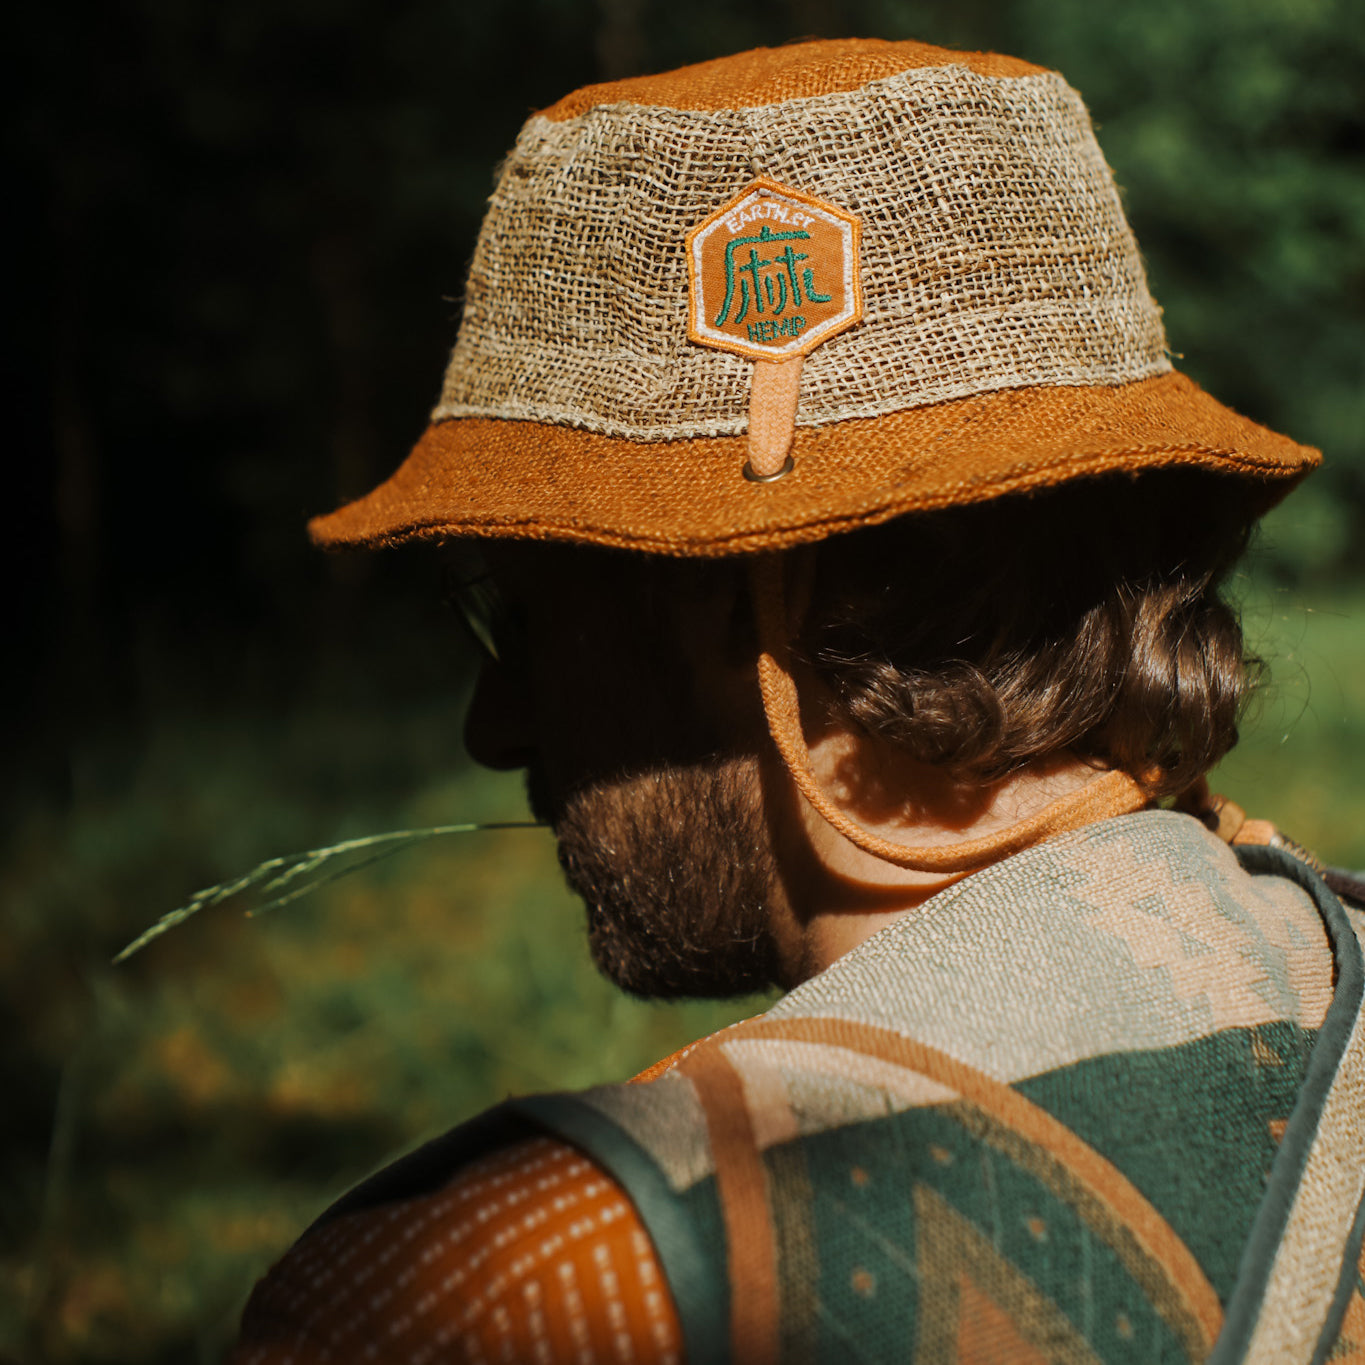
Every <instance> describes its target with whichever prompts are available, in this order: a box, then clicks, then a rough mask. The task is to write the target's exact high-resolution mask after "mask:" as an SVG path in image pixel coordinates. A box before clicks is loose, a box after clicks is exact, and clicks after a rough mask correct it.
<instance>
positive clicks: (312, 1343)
mask: <svg viewBox="0 0 1365 1365" xmlns="http://www.w3.org/2000/svg"><path fill="white" fill-rule="evenodd" d="M443 1150H444V1151H446V1152H448V1153H453V1152H454V1151H455V1150H456V1149H455V1147H454V1146H453V1145H452V1144H450V1143H446V1144H443V1145H442V1144H438V1145H437V1151H436V1153H433V1152H426V1153H424V1154H423V1159H422V1162H421V1171H422V1174H423V1176H424V1179H425V1181H426V1184H427V1186H428V1188H425V1189H418V1188H416V1180H415V1168H414V1167H409V1169H408V1170H406V1171H403V1170H401V1166H402V1163H398V1167H399V1169H398V1171H397V1177H396V1178H395V1177H394V1176H393V1175H391V1176H390V1185H389V1188H390V1189H392V1188H393V1187H394V1185H395V1184H396V1183H397V1180H400V1179H401V1182H402V1183H403V1184H404V1185H405V1186H406V1193H405V1194H404V1195H402V1196H401V1197H398V1198H394V1199H376V1198H374V1197H373V1196H374V1194H375V1192H376V1189H382V1188H383V1186H382V1185H371V1187H370V1190H369V1194H368V1195H367V1196H365V1197H352V1198H351V1199H350V1200H348V1201H347V1204H346V1207H345V1208H344V1209H342V1210H340V1211H338V1212H335V1213H332V1214H330V1215H328V1216H325V1217H324V1218H323V1219H322V1220H320V1221H319V1223H317V1224H316V1225H314V1227H313V1228H311V1229H310V1230H309V1231H308V1232H307V1233H306V1234H305V1235H304V1236H303V1237H302V1238H301V1239H300V1240H299V1241H298V1242H297V1243H296V1244H295V1245H294V1247H293V1248H291V1250H290V1251H289V1252H288V1253H287V1254H286V1255H285V1257H284V1258H283V1259H282V1260H281V1261H280V1262H279V1263H278V1264H277V1265H276V1266H275V1267H274V1268H273V1269H272V1270H271V1272H270V1274H269V1275H267V1276H266V1278H265V1279H264V1280H262V1282H261V1283H260V1284H259V1285H258V1286H257V1288H256V1290H255V1292H254V1293H253V1295H252V1297H251V1300H250V1302H249V1303H248V1305H247V1309H246V1312H245V1314H244V1315H243V1321H242V1336H241V1340H240V1342H239V1345H238V1347H237V1351H236V1353H235V1354H234V1356H233V1358H232V1360H233V1365H282V1363H283V1362H285V1361H288V1360H292V1361H294V1362H296V1365H304V1363H305V1362H312V1361H314V1360H319V1361H320V1360H324V1359H326V1360H329V1361H333V1362H350V1361H360V1360H367V1359H378V1360H390V1359H403V1360H415V1361H427V1360H430V1361H434V1360H437V1359H457V1360H464V1359H479V1358H482V1359H490V1360H491V1359H510V1360H538V1361H546V1362H551V1365H552V1363H553V1362H555V1361H560V1360H569V1359H574V1358H581V1356H582V1355H583V1353H584V1351H587V1353H588V1354H589V1355H592V1354H593V1353H594V1352H596V1353H597V1354H598V1355H599V1356H600V1357H601V1358H603V1359H606V1358H610V1356H611V1348H612V1346H613V1344H616V1345H618V1346H619V1343H620V1342H621V1341H622V1340H625V1341H628V1342H629V1344H630V1347H631V1350H632V1352H633V1356H634V1358H635V1359H638V1360H641V1361H658V1362H665V1361H670V1360H672V1361H676V1360H677V1359H678V1332H677V1324H676V1319H675V1317H674V1315H673V1310H672V1303H671V1300H670V1298H669V1295H668V1287H667V1284H666V1283H665V1281H664V1278H663V1276H662V1275H661V1274H660V1272H659V1269H658V1266H657V1264H656V1262H655V1260H654V1258H653V1254H652V1249H651V1246H650V1243H649V1239H648V1237H647V1236H646V1234H645V1232H644V1230H643V1228H642V1227H641V1225H640V1223H639V1220H638V1219H637V1218H636V1216H635V1213H634V1209H633V1206H632V1205H631V1203H630V1200H629V1199H628V1197H627V1196H626V1194H625V1192H624V1191H623V1190H622V1188H621V1187H620V1185H618V1184H617V1183H616V1181H615V1180H613V1179H612V1177H611V1176H610V1175H608V1174H607V1173H606V1172H605V1171H603V1170H602V1169H601V1168H600V1167H598V1166H597V1165H596V1164H595V1163H594V1162H593V1161H592V1160H591V1159H590V1158H588V1157H586V1156H585V1155H584V1154H583V1153H582V1152H580V1151H578V1150H576V1149H575V1148H573V1147H570V1146H569V1145H567V1144H565V1143H563V1142H560V1141H558V1140H556V1139H553V1138H550V1137H546V1136H541V1137H535V1138H527V1139H523V1140H521V1141H518V1142H514V1143H512V1144H511V1145H509V1146H504V1147H499V1148H496V1149H494V1150H493V1151H491V1152H488V1153H486V1154H485V1155H483V1156H482V1157H480V1158H478V1159H476V1160H474V1161H472V1162H470V1163H468V1164H464V1165H459V1164H457V1165H456V1167H455V1168H454V1169H448V1170H446V1171H445V1172H444V1177H442V1175H441V1173H440V1170H439V1166H438V1164H437V1161H436V1155H437V1154H438V1153H439V1152H441V1151H443ZM383 1174H384V1173H381V1176H382V1175H383ZM363 1188H364V1187H362V1189H363Z"/></svg>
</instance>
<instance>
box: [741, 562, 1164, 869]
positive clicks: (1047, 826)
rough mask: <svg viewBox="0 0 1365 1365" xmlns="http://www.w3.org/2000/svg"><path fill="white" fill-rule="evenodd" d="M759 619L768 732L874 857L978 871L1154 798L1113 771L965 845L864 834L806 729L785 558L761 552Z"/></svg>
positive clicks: (809, 792)
mask: <svg viewBox="0 0 1365 1365" xmlns="http://www.w3.org/2000/svg"><path fill="white" fill-rule="evenodd" d="M753 592H754V615H755V620H756V622H757V626H758V643H759V656H758V685H759V690H760V691H761V692H762V694H763V710H764V713H765V714H766V715H767V718H768V729H769V731H770V732H771V734H772V737H773V743H774V744H776V745H777V751H778V753H779V754H781V755H782V761H783V763H784V764H785V765H786V767H787V771H788V772H789V773H790V774H791V777H792V781H794V782H795V783H796V785H797V788H798V789H799V790H800V792H801V795H802V796H804V797H805V798H806V800H807V801H809V802H810V804H811V805H812V806H813V807H814V808H815V809H816V811H818V812H819V814H820V815H821V817H822V818H823V819H824V820H825V821H826V823H828V824H829V825H830V826H832V827H833V828H834V829H835V830H837V831H838V832H839V833H840V834H842V835H843V836H844V838H845V839H847V840H848V841H849V842H850V843H851V844H856V845H857V847H859V848H861V849H862V850H863V851H864V852H866V853H871V854H872V855H873V856H874V857H877V858H881V859H882V860H884V861H885V862H888V863H894V864H895V865H896V866H897V867H904V868H907V869H909V870H910V871H912V872H944V873H951V872H975V871H977V870H978V869H979V868H982V867H986V866H988V865H989V864H991V863H993V862H997V861H999V860H1000V859H1001V858H1005V857H1008V856H1009V855H1010V854H1011V853H1018V852H1019V851H1020V850H1021V849H1025V848H1028V847H1029V846H1030V845H1032V844H1037V843H1041V842H1042V841H1043V840H1044V839H1049V838H1051V837H1052V836H1054V835H1057V834H1064V833H1066V832H1067V831H1069V830H1073V829H1079V828H1080V827H1081V826H1082V825H1088V824H1091V823H1093V822H1094V821H1096V820H1107V819H1110V818H1112V817H1113V816H1116V815H1127V814H1129V813H1131V812H1132V811H1135V810H1141V809H1142V807H1143V806H1145V805H1146V804H1147V803H1148V801H1149V800H1150V798H1149V797H1148V795H1147V792H1146V791H1145V790H1144V789H1143V787H1142V784H1141V783H1140V782H1138V780H1137V779H1136V778H1134V777H1133V776H1132V775H1131V774H1129V773H1126V772H1122V771H1119V770H1118V769H1111V770H1110V771H1108V772H1106V773H1105V774H1104V775H1103V776H1102V777H1097V778H1096V779H1095V780H1094V781H1093V782H1089V783H1087V784H1086V785H1085V786H1084V787H1081V788H1080V789H1079V790H1077V791H1073V792H1070V793H1068V794H1067V795H1066V796H1063V797H1059V798H1058V799H1057V800H1056V801H1053V802H1052V803H1051V804H1049V805H1047V806H1045V807H1044V808H1043V809H1042V810H1040V811H1039V812H1038V813H1037V814H1036V815H1032V816H1030V817H1029V818H1028V819H1027V820H1021V821H1019V822H1018V823H1017V824H1014V825H1009V826H1007V827H1006V828H1005V829H1002V830H999V831H997V832H996V833H995V834H988V835H985V836H984V837H982V838H980V839H968V840H965V841H964V842H962V843H956V844H941V845H936V846H934V847H922V848H912V847H908V846H907V845H905V844H896V843H892V842H891V841H890V840H889V839H883V838H881V837H880V836H879V835H876V834H873V833H872V831H871V830H868V829H864V828H863V826H862V825H860V824H859V823H858V822H857V821H856V820H854V819H852V818H851V817H849V816H848V815H847V814H845V813H844V812H843V811H842V810H840V809H839V808H838V807H837V806H836V805H835V804H834V803H833V801H831V800H830V798H829V797H828V796H827V795H826V794H825V792H824V791H822V790H821V787H820V783H819V781H818V780H817V778H816V776H815V770H814V769H813V768H812V767H811V761H810V750H809V749H808V748H807V747H806V737H805V734H804V732H803V731H802V728H801V706H800V702H799V700H798V698H797V695H796V683H795V682H794V681H793V679H792V675H791V636H792V633H793V628H792V625H791V623H790V621H789V618H788V614H787V603H786V592H785V589H784V586H783V560H782V557H781V556H780V555H775V554H766V555H760V556H758V557H757V558H756V559H755V560H754V565H753Z"/></svg>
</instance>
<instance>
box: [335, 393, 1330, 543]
mask: <svg viewBox="0 0 1365 1365" xmlns="http://www.w3.org/2000/svg"><path fill="white" fill-rule="evenodd" d="M792 454H793V457H794V460H795V466H794V468H793V470H792V472H791V473H790V474H788V475H787V476H786V477H785V478H782V479H779V480H778V481H776V482H773V483H766V484H763V483H752V482H749V481H748V480H746V479H744V478H743V477H741V469H742V467H743V465H744V462H745V459H746V455H747V440H746V438H745V437H744V436H719V437H705V438H698V439H691V440H678V441H657V442H640V441H631V440H627V439H624V438H621V437H613V436H603V435H599V434H596V433H593V432H588V431H583V430H580V429H578V428H574V427H567V426H556V425H551V424H548V423H542V422H532V421H514V420H504V419H489V418H475V417H465V418H452V419H449V420H446V421H441V422H437V423H434V424H433V425H432V426H430V427H429V428H428V429H427V431H426V433H425V434H424V435H423V437H422V439H421V440H420V441H419V442H418V443H417V446H416V448H415V449H414V450H413V451H412V453H411V454H410V455H409V456H408V458H407V460H405V461H404V463H403V464H402V466H401V467H400V468H399V469H398V470H397V472H396V473H395V474H394V475H393V476H392V477H391V478H390V479H388V480H387V481H386V482H385V483H383V484H381V485H380V486H379V487H378V488H376V489H375V490H374V491H373V492H371V493H369V494H367V495H366V496H365V497H363V498H360V499H358V500H357V501H355V502H352V503H350V504H348V505H347V506H345V507H342V508H340V509H339V510H337V511H335V512H333V513H331V514H329V515H327V516H322V517H317V518H315V519H314V520H313V521H311V522H310V523H309V532H310V533H311V535H312V537H313V540H314V541H315V542H316V543H317V544H318V545H321V546H323V547H326V548H331V549H340V548H344V547H367V548H373V547H378V546H384V545H394V544H399V543H401V542H404V541H409V540H414V539H435V540H440V539H447V538H453V537H480V538H485V537H486V538H494V537H496V538H514V539H535V540H557V541H566V542H574V543H579V544H587V545H604V546H614V547H617V548H622V549H635V550H646V551H650V552H653V553H656V554H669V555H679V556H718V555H733V554H743V553H750V552H754V551H760V550H774V549H781V548H784V547H787V546H790V545H798V544H802V543H805V542H809V541H815V540H820V539H823V538H824V537H826V536H828V535H832V534H835V533H837V532H840V531H847V530H853V529H854V528H856V527H860V526H870V525H874V524H876V523H878V522H883V521H887V520H889V519H890V518H892V517H897V516H901V515H904V514H905V513H908V512H918V511H929V510H931V509H935V508H940V507H947V506H955V505H959V504H962V503H969V502H979V501H983V500H985V499H987V498H994V497H998V496H1001V495H1003V494H1006V493H1015V492H1023V491H1026V490H1029V489H1037V488H1046V487H1049V486H1051V485H1054V484H1058V483H1063V482H1065V481H1067V480H1070V479H1075V478H1082V477H1090V476H1094V475H1099V474H1106V473H1113V472H1123V473H1129V474H1133V473H1137V472H1139V471H1141V470H1147V469H1160V468H1169V467H1175V466H1186V467H1190V466H1193V467H1198V468H1204V469H1209V470H1213V471H1216V472H1222V473H1226V474H1230V475H1238V476H1241V478H1242V479H1244V480H1251V481H1254V482H1255V483H1257V484H1260V485H1261V486H1262V487H1263V489H1264V504H1265V506H1266V507H1269V506H1272V505H1273V504H1274V503H1275V502H1278V501H1279V499H1280V498H1281V497H1283V496H1284V494H1285V493H1286V492H1288V491H1289V489H1290V488H1291V487H1292V486H1293V485H1294V484H1295V483H1296V482H1297V481H1298V480H1299V479H1300V478H1302V477H1303V476H1304V475H1305V474H1307V473H1308V472H1309V471H1310V470H1312V469H1313V468H1315V467H1316V466H1317V465H1318V464H1319V463H1320V462H1321V458H1322V457H1321V454H1320V452H1318V451H1317V450H1314V449H1313V448H1311V447H1309V446H1302V445H1299V444H1297V443H1296V442H1294V441H1291V440H1290V439H1289V438H1288V437H1286V436H1280V435H1277V434H1276V433H1275V432H1272V431H1269V430H1267V429H1266V428H1265V427H1263V426H1260V425H1259V424H1257V423H1255V422H1252V421H1250V420H1249V419H1247V418H1245V417H1242V416H1239V415H1238V414H1237V413H1235V412H1233V411H1232V410H1231V409H1230V408H1227V407H1225V406H1224V405H1223V404H1221V403H1219V402H1218V401H1217V400H1216V399H1214V398H1212V397H1211V396H1210V395H1209V394H1207V393H1205V392H1204V391H1203V390H1202V389H1201V388H1199V386H1198V385H1197V384H1195V383H1194V382H1193V381H1192V380H1190V379H1188V378H1186V377H1185V376H1184V375H1181V374H1178V373H1174V372H1172V373H1168V374H1163V375H1159V376H1157V377H1155V378H1152V379H1143V380H1139V381H1136V382H1134V383H1130V384H1122V385H1118V386H1115V387H1064V386H1037V387H1032V388H1020V389H1006V390H1001V391H997V392H994V393H987V394H980V395H977V396H974V397H971V398H962V399H955V400H953V401H950V402H944V403H935V404H931V405H928V406H924V407H917V408H910V409H906V410H905V411H902V412H897V413H892V414H889V415H887V416H883V417H874V418H860V419H852V420H848V421H844V422H837V423H833V424H831V425H828V426H822V427H798V428H797V430H796V439H795V444H794V446H793V448H792Z"/></svg>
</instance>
